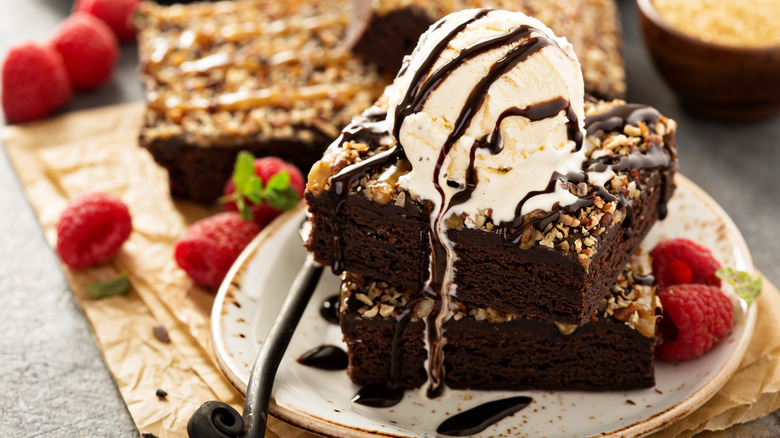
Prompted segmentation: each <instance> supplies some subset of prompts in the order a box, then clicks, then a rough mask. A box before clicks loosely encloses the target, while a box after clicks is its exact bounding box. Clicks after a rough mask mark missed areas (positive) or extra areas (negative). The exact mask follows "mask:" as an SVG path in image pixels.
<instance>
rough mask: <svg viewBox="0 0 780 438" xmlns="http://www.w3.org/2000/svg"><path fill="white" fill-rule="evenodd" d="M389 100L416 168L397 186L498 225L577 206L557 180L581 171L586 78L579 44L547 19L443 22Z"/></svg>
mask: <svg viewBox="0 0 780 438" xmlns="http://www.w3.org/2000/svg"><path fill="white" fill-rule="evenodd" d="M388 100H389V111H388V126H390V127H391V129H392V130H393V131H394V134H395V135H396V138H397V140H398V142H399V144H400V145H401V147H402V148H403V150H404V152H405V154H406V157H407V158H408V160H409V162H410V163H411V165H412V170H411V172H409V173H408V174H407V175H405V176H403V177H402V178H401V179H400V180H399V182H400V184H401V185H402V187H404V188H405V189H407V190H408V191H409V192H410V193H411V194H412V195H413V196H416V197H419V198H422V199H425V200H429V201H432V202H433V203H434V204H435V205H436V210H438V211H439V212H441V213H446V214H447V215H448V216H449V215H451V214H462V213H465V216H466V219H467V222H468V221H469V219H471V220H472V221H473V219H474V218H475V217H476V216H477V215H478V214H479V213H482V214H483V215H484V214H488V215H489V216H490V217H492V220H493V222H494V223H495V224H500V223H502V222H512V221H514V220H515V218H516V216H517V215H518V213H520V214H526V213H528V212H530V211H533V210H535V209H542V210H546V211H547V210H551V209H552V208H553V205H554V204H555V203H558V205H559V206H560V207H563V206H566V205H570V204H572V203H573V202H575V201H576V200H577V198H576V196H575V195H573V194H571V193H569V191H568V190H567V189H566V184H565V183H562V184H556V183H555V178H554V177H553V176H554V175H556V172H557V174H560V175H561V178H562V179H565V176H566V175H571V174H573V173H578V174H581V172H582V162H583V160H584V159H585V154H584V152H585V151H584V150H583V149H584V148H582V141H583V138H584V130H583V120H584V109H583V108H584V85H583V79H582V72H581V70H580V64H579V62H578V61H577V57H576V55H575V54H574V51H573V50H572V47H571V45H570V44H569V43H568V42H567V41H566V40H565V39H563V38H558V37H556V36H555V35H554V34H553V32H552V31H551V30H550V29H549V28H547V27H546V26H545V25H544V24H542V23H541V22H540V21H538V20H536V19H534V18H530V17H528V16H526V15H524V14H522V13H518V12H509V11H503V10H492V11H487V10H465V11H461V12H458V13H455V14H451V15H449V16H447V17H445V18H444V19H442V20H441V21H440V22H438V23H437V24H436V25H434V26H432V27H431V28H430V29H429V30H428V31H427V32H426V33H425V34H423V36H422V37H421V39H420V42H419V43H418V45H417V47H416V49H415V50H414V52H413V53H412V54H411V56H410V57H409V58H407V59H406V62H405V66H404V68H403V69H402V71H401V72H400V73H399V75H398V77H397V78H396V80H395V81H394V83H393V85H392V86H391V87H390V88H389V90H388ZM551 181H552V182H551ZM548 187H549V189H548ZM534 192H540V193H534ZM459 193H460V194H459ZM529 194H530V195H531V196H529ZM453 198H454V199H453ZM521 203H522V204H521ZM518 206H521V211H516V210H517V208H518Z"/></svg>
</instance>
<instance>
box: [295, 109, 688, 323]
mask: <svg viewBox="0 0 780 438" xmlns="http://www.w3.org/2000/svg"><path fill="white" fill-rule="evenodd" d="M361 126H363V127H369V128H367V129H364V130H363V131H361V130H360V127H361ZM378 126H382V125H381V107H377V108H374V109H372V110H371V111H370V112H366V113H365V114H364V115H363V116H361V117H359V118H357V119H356V120H355V121H354V122H353V124H351V125H350V126H348V127H347V128H346V129H345V133H344V134H343V135H342V137H341V140H340V141H339V142H336V143H335V144H334V145H332V146H331V148H329V149H328V151H327V152H326V154H325V156H324V157H323V159H322V160H321V161H319V162H318V163H317V164H315V166H314V167H313V168H312V171H311V173H310V174H309V181H308V184H307V192H306V194H305V197H306V200H307V202H308V205H309V213H310V219H311V223H312V233H311V234H310V236H309V239H308V240H307V242H306V244H305V245H306V247H307V249H308V250H309V251H311V252H312V253H313V254H314V257H315V259H316V260H317V261H318V262H320V263H322V264H324V265H329V266H331V267H333V269H334V270H335V271H336V272H341V271H348V272H352V273H355V274H360V275H365V276H367V277H370V278H374V279H377V280H380V281H386V282H388V283H390V284H395V285H399V286H406V287H411V288H416V289H421V288H422V287H423V286H424V284H425V282H426V281H427V279H428V278H429V276H430V274H429V265H430V255H431V249H430V240H429V239H430V237H429V236H430V224H429V212H430V209H431V206H430V203H429V202H427V201H424V200H419V199H414V198H413V196H412V195H411V194H409V193H408V192H407V191H405V190H404V189H403V188H402V187H400V186H399V185H398V184H397V183H396V181H397V179H398V177H399V175H401V174H403V173H404V172H406V171H408V169H409V168H410V165H409V163H408V162H407V161H406V160H405V158H404V157H403V154H402V153H401V154H399V153H398V150H397V148H395V149H394V144H393V143H392V140H388V138H387V136H386V135H385V136H383V135H379V134H376V133H375V134H373V136H372V135H367V136H366V130H368V132H374V131H376V129H377V127H378ZM586 127H587V128H588V135H587V137H586V143H587V144H588V145H589V146H588V156H589V160H588V161H586V164H587V165H588V166H610V167H611V168H613V169H614V171H615V176H613V177H612V179H611V180H610V181H609V182H607V183H605V185H604V188H603V189H602V188H600V187H597V186H594V185H590V184H588V183H585V182H581V183H579V184H576V185H575V184H573V183H569V190H570V191H572V193H576V194H577V196H578V197H580V199H581V200H582V204H583V205H582V206H581V207H579V208H577V209H575V210H571V209H559V210H557V211H552V212H541V211H533V212H531V213H529V214H527V215H525V216H523V217H521V218H518V219H517V220H516V221H515V222H513V223H506V224H496V223H493V222H492V219H491V218H490V217H489V216H479V217H458V216H451V217H450V218H448V219H447V220H446V223H447V226H448V228H449V231H448V237H449V239H450V240H451V241H452V242H453V244H454V245H455V247H456V248H457V257H458V258H457V261H456V262H455V278H454V281H453V282H454V284H456V285H457V287H458V289H457V298H458V299H459V300H462V301H464V302H469V303H473V304H475V305H478V306H482V307H490V308H494V309H497V310H501V311H504V312H509V313H512V314H516V315H519V316H522V317H524V318H536V319H541V320H545V321H558V322H562V323H567V324H576V325H582V324H584V323H585V322H587V321H588V320H589V318H590V316H591V315H592V314H593V312H594V311H595V310H596V308H597V307H598V305H599V303H600V301H601V299H602V298H603V297H604V295H605V294H606V292H607V291H608V290H609V287H610V285H612V284H613V283H614V281H615V279H616V278H617V276H618V274H619V273H620V269H621V267H622V266H623V265H625V263H626V261H627V259H628V256H629V254H630V253H631V252H632V251H633V250H634V249H635V248H636V247H637V246H638V244H639V243H640V242H641V240H642V239H643V238H644V236H645V235H646V234H647V232H648V231H649V229H650V227H651V226H652V225H653V224H654V223H655V221H656V220H657V219H658V218H659V217H663V216H664V215H665V206H666V201H667V200H668V199H669V197H670V196H671V195H672V193H673V191H674V187H675V186H674V179H673V177H674V173H675V171H676V161H677V152H676V145H675V142H674V132H675V129H676V124H675V122H674V121H672V120H670V119H667V118H666V117H664V116H662V115H660V114H659V113H658V112H657V111H656V110H654V109H652V108H650V107H646V106H643V105H630V104H626V103H625V102H623V101H611V102H588V103H587V104H586ZM372 129H373V130H374V131H372ZM361 132H362V134H361ZM361 136H363V137H361ZM602 190H603V191H605V192H606V193H603V192H602Z"/></svg>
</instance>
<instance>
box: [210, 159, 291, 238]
mask: <svg viewBox="0 0 780 438" xmlns="http://www.w3.org/2000/svg"><path fill="white" fill-rule="evenodd" d="M283 170H285V171H287V173H288V174H289V175H290V187H292V188H293V189H294V190H295V193H297V194H298V199H300V198H302V197H303V187H304V180H303V174H301V171H300V170H298V168H297V167H295V166H294V165H292V164H290V163H288V162H286V161H284V160H282V159H280V158H277V157H264V158H258V159H256V160H255V174H257V176H258V177H259V178H260V179H261V180H262V182H263V185H265V184H267V183H268V181H269V180H270V179H271V177H273V176H274V175H276V174H277V173H279V172H281V171H283ZM235 190H236V186H235V183H234V182H233V178H231V179H230V180H228V182H227V184H226V185H225V190H224V194H225V196H230V195H231V194H233V192H235ZM251 209H252V217H253V218H254V220H255V222H257V223H258V224H260V226H261V227H264V226H266V225H268V224H269V223H270V222H271V221H272V220H273V219H274V218H276V217H277V216H279V214H280V211H278V210H276V209H274V208H273V207H271V206H270V205H268V203H266V202H263V203H261V204H251ZM225 210H227V211H236V210H238V207H237V206H236V203H235V202H226V203H225Z"/></svg>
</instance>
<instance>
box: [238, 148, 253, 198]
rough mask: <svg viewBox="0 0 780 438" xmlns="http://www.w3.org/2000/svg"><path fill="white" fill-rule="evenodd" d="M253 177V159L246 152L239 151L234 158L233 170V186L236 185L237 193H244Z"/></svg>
mask: <svg viewBox="0 0 780 438" xmlns="http://www.w3.org/2000/svg"><path fill="white" fill-rule="evenodd" d="M252 177H255V178H257V175H255V157H254V156H253V155H252V154H251V153H249V152H247V151H241V152H239V153H238V157H236V165H235V167H234V168H233V184H235V185H236V191H237V192H245V191H246V188H247V186H248V185H249V184H250V181H251V179H252Z"/></svg>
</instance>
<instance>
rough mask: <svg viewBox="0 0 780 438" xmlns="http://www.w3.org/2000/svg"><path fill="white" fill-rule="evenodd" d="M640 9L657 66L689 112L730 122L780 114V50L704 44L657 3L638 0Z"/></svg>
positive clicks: (778, 47) (643, 26)
mask: <svg viewBox="0 0 780 438" xmlns="http://www.w3.org/2000/svg"><path fill="white" fill-rule="evenodd" d="M637 5H638V8H637V9H638V11H639V21H640V25H641V28H642V33H643V35H644V39H645V44H646V45H647V48H648V50H649V52H650V55H651V57H652V59H653V62H654V63H655V65H656V68H657V69H658V71H659V72H660V74H661V76H663V78H664V79H665V80H666V82H667V83H668V84H669V85H670V86H671V88H672V89H673V90H674V91H675V92H676V94H677V96H678V97H679V99H680V101H681V103H682V104H683V105H684V106H686V107H687V108H689V109H690V110H691V111H693V112H696V113H699V114H702V115H705V116H709V117H714V118H718V119H726V120H753V119H761V118H766V117H770V116H772V115H774V114H776V113H778V112H780V44H778V45H774V46H769V47H739V46H729V45H724V44H716V43H711V42H707V41H703V40H701V39H697V38H695V37H693V36H690V35H688V34H686V33H683V32H681V31H680V30H678V29H676V28H674V27H673V26H672V25H671V24H670V23H669V22H668V21H667V20H665V19H664V18H663V16H662V15H661V14H660V13H659V11H658V10H657V9H656V8H655V6H654V5H653V2H652V0H637ZM778 25H780V24H778Z"/></svg>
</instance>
